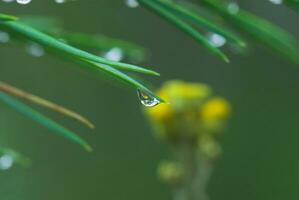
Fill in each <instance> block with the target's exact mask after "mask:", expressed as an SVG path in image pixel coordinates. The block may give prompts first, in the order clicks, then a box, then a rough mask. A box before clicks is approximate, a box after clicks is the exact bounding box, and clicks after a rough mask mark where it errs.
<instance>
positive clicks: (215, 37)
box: [207, 33, 226, 48]
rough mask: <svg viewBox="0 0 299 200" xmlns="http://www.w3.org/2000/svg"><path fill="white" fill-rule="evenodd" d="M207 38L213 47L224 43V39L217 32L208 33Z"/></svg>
mask: <svg viewBox="0 0 299 200" xmlns="http://www.w3.org/2000/svg"><path fill="white" fill-rule="evenodd" d="M207 38H208V40H209V42H210V44H211V45H213V46H214V47H217V48H219V47H222V46H223V45H225V43H226V39H225V38H224V37H223V36H221V35H219V34H217V33H208V34H207Z"/></svg>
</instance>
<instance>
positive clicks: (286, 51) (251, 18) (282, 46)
mask: <svg viewBox="0 0 299 200" xmlns="http://www.w3.org/2000/svg"><path fill="white" fill-rule="evenodd" d="M199 3H201V4H202V5H205V6H206V7H207V8H208V9H210V10H211V11H212V12H214V13H218V14H219V15H221V16H222V17H223V19H225V20H226V22H227V23H230V24H231V25H233V26H234V27H235V28H236V29H239V31H242V32H244V33H246V34H248V35H249V36H250V37H252V38H253V39H255V40H256V41H258V42H259V43H262V44H264V45H266V46H268V47H269V48H270V49H272V50H274V51H276V52H277V53H278V54H280V55H283V56H285V57H286V58H288V59H289V60H290V61H293V62H295V63H297V64H299V48H298V41H297V39H296V38H294V37H293V36H292V35H291V34H289V33H288V32H286V31H284V30H283V29H281V28H280V27H278V26H275V25H274V24H272V23H270V22H269V21H267V20H265V19H262V18H260V17H258V16H255V15H253V14H251V13H249V12H246V11H244V10H239V11H238V12H236V13H232V12H230V11H229V9H228V4H227V3H223V2H222V1H219V0H200V1H199Z"/></svg>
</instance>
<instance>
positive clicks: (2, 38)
mask: <svg viewBox="0 0 299 200" xmlns="http://www.w3.org/2000/svg"><path fill="white" fill-rule="evenodd" d="M9 40H10V36H9V34H8V33H6V32H3V31H0V43H6V42H8V41H9Z"/></svg>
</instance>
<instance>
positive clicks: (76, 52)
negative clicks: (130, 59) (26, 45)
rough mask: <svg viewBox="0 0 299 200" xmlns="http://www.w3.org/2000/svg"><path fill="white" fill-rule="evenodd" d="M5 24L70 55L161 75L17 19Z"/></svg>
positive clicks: (2, 24) (1, 24)
mask: <svg viewBox="0 0 299 200" xmlns="http://www.w3.org/2000/svg"><path fill="white" fill-rule="evenodd" d="M1 26H3V27H5V28H7V29H9V30H10V31H13V32H16V33H18V34H20V35H22V36H25V37H26V38H28V39H30V40H32V41H34V42H37V43H39V44H41V45H43V46H44V47H47V48H51V49H55V50H56V51H58V52H61V53H64V54H68V55H69V56H73V57H77V58H82V59H87V60H90V61H93V62H98V63H102V64H106V65H110V66H113V67H115V68H118V69H122V70H128V71H134V72H139V73H144V74H149V75H159V73H157V72H155V71H152V70H148V69H144V68H141V67H138V66H135V65H131V64H126V63H120V62H115V61H110V60H107V59H105V58H102V57H99V56H96V55H93V54H91V53H88V52H86V51H83V50H80V49H77V48H75V47H72V46H70V45H68V44H66V43H64V42H61V41H59V40H57V39H55V38H53V37H51V36H49V35H47V34H44V33H42V32H40V31H38V30H36V29H34V28H31V27H30V26H27V25H25V24H22V23H20V22H16V21H9V22H2V23H0V27H1Z"/></svg>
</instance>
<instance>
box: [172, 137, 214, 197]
mask: <svg viewBox="0 0 299 200" xmlns="http://www.w3.org/2000/svg"><path fill="white" fill-rule="evenodd" d="M176 149H177V156H178V161H179V162H180V163H181V164H182V168H183V170H184V179H183V182H182V184H181V185H179V186H177V187H175V189H174V192H173V194H174V200H208V196H207V194H206V187H207V183H208V181H209V178H210V175H211V172H212V165H211V162H210V160H209V159H208V158H207V157H206V156H205V155H204V154H203V153H202V152H200V151H199V150H198V149H197V146H196V145H194V144H190V142H182V143H181V144H180V145H179V146H177V147H176Z"/></svg>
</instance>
